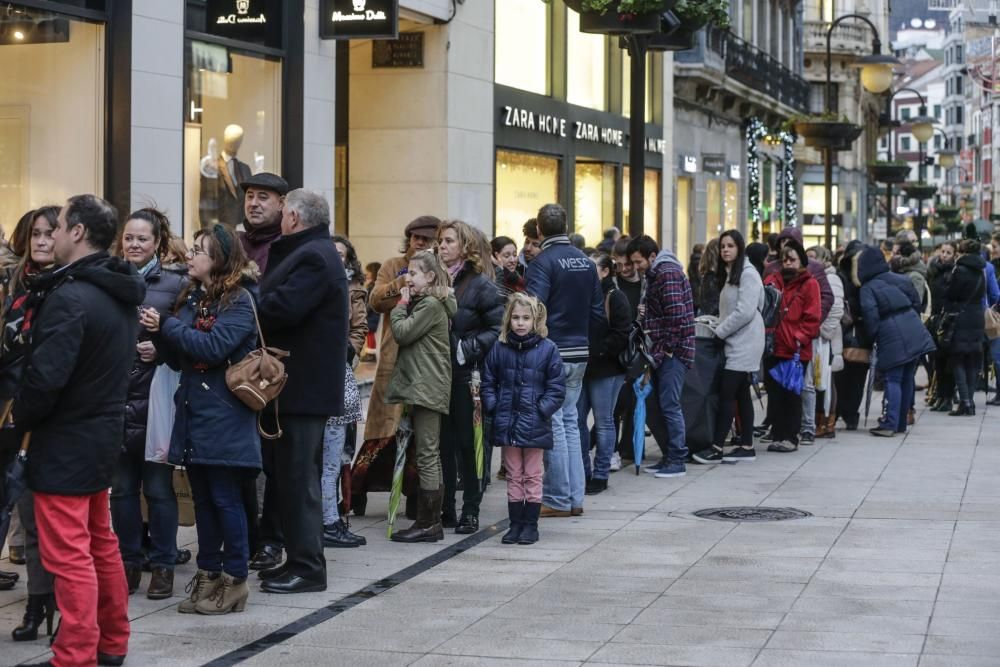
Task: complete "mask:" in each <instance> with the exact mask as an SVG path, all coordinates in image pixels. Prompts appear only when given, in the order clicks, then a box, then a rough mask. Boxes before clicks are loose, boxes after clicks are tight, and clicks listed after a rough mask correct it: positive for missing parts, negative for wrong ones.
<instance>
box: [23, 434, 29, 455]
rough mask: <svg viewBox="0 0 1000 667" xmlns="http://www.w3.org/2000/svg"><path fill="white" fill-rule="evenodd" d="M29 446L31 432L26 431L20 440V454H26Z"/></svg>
mask: <svg viewBox="0 0 1000 667" xmlns="http://www.w3.org/2000/svg"><path fill="white" fill-rule="evenodd" d="M30 444H31V431H28V432H27V433H25V434H24V437H23V438H21V454H27V453H28V445H30Z"/></svg>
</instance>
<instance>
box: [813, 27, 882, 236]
mask: <svg viewBox="0 0 1000 667" xmlns="http://www.w3.org/2000/svg"><path fill="white" fill-rule="evenodd" d="M847 19H858V20H860V21H864V22H865V23H867V24H868V27H869V28H871V31H872V52H871V55H868V56H864V57H863V58H860V59H859V60H858V61H857V62H856V63H855V66H856V67H859V68H860V69H861V85H862V86H863V87H864V89H865V90H867V91H868V92H870V93H875V94H879V93H884V92H885V91H887V90H889V86H891V85H892V70H893V67H894V66H896V65H900V64H901V63H900V62H899V60H897V59H896V58H894V57H892V56H889V55H883V54H882V40H881V39H879V36H878V28H876V27H875V24H874V23H872V22H871V21H870V20H868V18H866V17H864V16H861V15H860V14H845V15H844V16H840V17H837V19H835V20H834V21H833V22H832V23H831V24H830V27H829V28H827V30H826V110H827V112H829V113H830V114H831V115H835V114H836V113H837V107H836V100H834V99H833V30H834V28H836V27H837V26H838V25H840V24H841V23H842V22H843V21H846V20H847ZM833 151H834V149H833V148H829V147H827V148H825V149H824V150H823V181H824V185H825V186H826V192H824V194H823V226H824V230H823V231H824V241H825V244H826V247H827V248H829V249H830V250H833Z"/></svg>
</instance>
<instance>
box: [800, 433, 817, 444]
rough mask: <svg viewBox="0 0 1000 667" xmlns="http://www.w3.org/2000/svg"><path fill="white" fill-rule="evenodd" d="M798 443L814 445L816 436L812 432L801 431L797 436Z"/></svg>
mask: <svg viewBox="0 0 1000 667" xmlns="http://www.w3.org/2000/svg"><path fill="white" fill-rule="evenodd" d="M799 444H800V445H815V444H816V436H815V435H814V434H812V433H803V434H802V435H800V436H799Z"/></svg>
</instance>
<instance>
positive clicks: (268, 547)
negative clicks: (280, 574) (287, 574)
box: [250, 544, 282, 570]
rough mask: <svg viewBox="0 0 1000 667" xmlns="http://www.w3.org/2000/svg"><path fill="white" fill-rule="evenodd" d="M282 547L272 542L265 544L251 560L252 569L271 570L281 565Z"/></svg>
mask: <svg viewBox="0 0 1000 667" xmlns="http://www.w3.org/2000/svg"><path fill="white" fill-rule="evenodd" d="M281 560H282V548H281V547H276V546H274V545H272V544H265V545H264V546H262V547H261V548H260V549H257V553H256V554H254V557H253V558H252V559H251V560H250V569H251V570H270V569H272V568H275V567H278V566H279V565H281Z"/></svg>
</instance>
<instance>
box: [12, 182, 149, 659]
mask: <svg viewBox="0 0 1000 667" xmlns="http://www.w3.org/2000/svg"><path fill="white" fill-rule="evenodd" d="M117 218H118V214H117V212H116V211H115V209H114V207H112V206H111V205H110V204H108V203H107V202H105V201H104V200H102V199H99V198H97V197H95V196H93V195H78V196H76V197H73V198H71V199H70V200H69V201H68V202H66V205H65V206H64V207H63V209H62V211H61V212H60V213H59V220H58V223H57V226H56V228H55V229H54V230H53V232H52V240H53V243H54V252H55V259H56V263H57V264H59V265H60V266H61V268H59V269H58V270H56V271H53V272H52V273H49V274H47V275H45V276H43V277H42V278H41V280H40V281H39V283H38V284H36V287H37V288H38V289H40V290H42V291H45V292H47V296H46V297H45V300H44V301H43V302H42V304H41V306H40V307H39V308H38V311H37V313H35V314H34V317H32V316H31V315H26V317H25V320H26V321H28V322H31V321H32V320H33V325H25V326H26V329H27V331H28V333H29V335H30V337H31V345H30V351H29V352H28V362H27V365H26V367H25V372H24V378H23V382H22V385H21V389H20V391H19V392H18V395H17V397H16V399H15V403H14V419H15V422H16V423H17V425H18V427H19V428H20V429H23V430H24V431H25V432H30V433H31V455H30V457H29V459H28V485H29V487H30V488H31V490H32V491H34V497H35V520H36V522H37V524H38V537H39V547H40V551H41V555H42V564H43V565H44V566H45V569H46V570H48V571H49V572H51V573H52V575H53V576H54V577H55V589H56V603H57V604H58V606H59V612H60V616H61V617H62V621H61V625H60V629H59V635H58V638H57V639H56V641H55V643H54V644H53V646H52V651H53V653H55V657H53V658H52V660H51V661H50V662H46V663H43V664H46V665H48V664H51V665H56V666H58V667H65V666H68V665H92V664H94V662H95V661H97V662H100V664H105V665H112V664H114V665H120V664H122V661H123V660H124V657H125V654H126V653H127V652H128V638H129V623H128V587H127V584H126V583H125V571H124V568H123V566H122V560H121V557H120V556H119V555H118V539H117V538H116V537H115V535H114V533H112V531H111V513H110V511H109V509H108V507H109V505H108V502H109V501H108V488H109V487H110V486H111V477H112V471H113V470H114V466H115V462H116V461H117V460H118V455H119V454H120V453H121V449H122V441H123V438H124V417H125V410H124V407H125V399H126V396H127V392H128V378H129V371H130V369H131V368H132V354H133V350H134V349H135V340H136V336H137V335H138V328H139V318H138V316H137V314H136V308H137V307H138V306H139V305H140V304H142V301H143V297H144V296H145V293H146V286H145V283H144V282H143V280H142V278H140V277H139V276H138V275H137V273H136V270H135V267H133V266H132V265H131V264H129V263H128V262H126V261H124V260H122V259H119V258H116V257H111V256H109V255H108V252H107V250H108V248H109V247H110V246H111V242H112V241H113V240H114V237H115V231H116V229H117Z"/></svg>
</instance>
